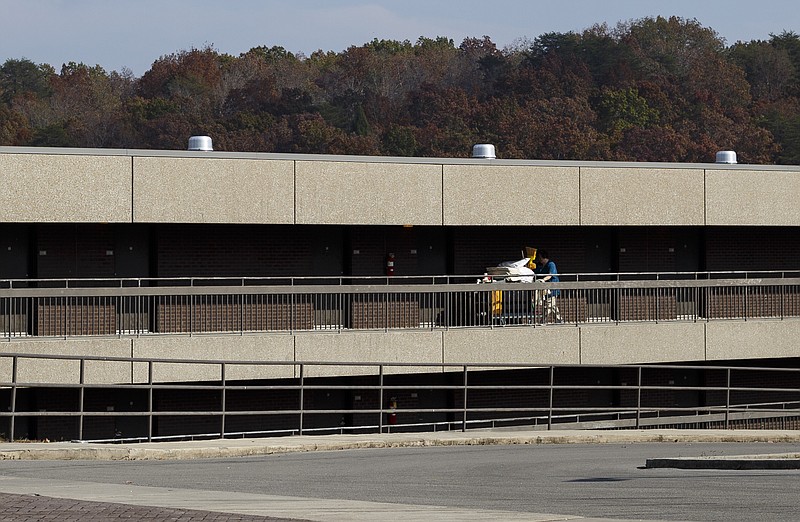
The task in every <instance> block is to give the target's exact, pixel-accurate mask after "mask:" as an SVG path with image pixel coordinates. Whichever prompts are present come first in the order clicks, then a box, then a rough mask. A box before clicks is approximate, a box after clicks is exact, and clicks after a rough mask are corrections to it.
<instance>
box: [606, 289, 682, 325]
mask: <svg viewBox="0 0 800 522" xmlns="http://www.w3.org/2000/svg"><path fill="white" fill-rule="evenodd" d="M677 306H678V305H677V300H676V298H675V296H672V295H660V296H654V295H636V294H635V293H633V292H628V291H626V290H624V289H623V290H621V291H620V297H619V320H620V321H654V320H669V319H677V318H678V311H677Z"/></svg>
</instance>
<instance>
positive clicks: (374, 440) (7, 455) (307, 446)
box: [0, 430, 800, 460]
mask: <svg viewBox="0 0 800 522" xmlns="http://www.w3.org/2000/svg"><path fill="white" fill-rule="evenodd" d="M653 442H664V443H692V442H697V443H700V442H732V443H735V442H765V443H769V442H773V443H778V442H780V443H800V430H796V431H795V430H642V431H635V430H620V431H603V430H586V431H579V430H554V431H506V432H496V431H481V432H477V431H476V432H467V433H461V432H440V433H424V434H420V433H412V434H383V435H379V434H372V435H318V436H307V435H299V436H292V437H282V438H264V439H215V440H206V441H183V442H150V443H139V444H98V443H72V442H51V443H38V442H36V443H0V460H183V459H185V460H188V459H204V458H227V457H247V456H257V455H271V454H278V453H292V452H306V451H336V450H352V449H363V448H408V447H421V446H462V445H511V444H515V445H537V444H631V443H653Z"/></svg>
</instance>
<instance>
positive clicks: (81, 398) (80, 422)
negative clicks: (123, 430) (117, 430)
mask: <svg viewBox="0 0 800 522" xmlns="http://www.w3.org/2000/svg"><path fill="white" fill-rule="evenodd" d="M80 363H81V364H80V378H79V382H80V389H79V390H78V407H79V408H80V410H78V440H83V412H84V408H83V404H84V398H85V395H86V388H85V387H84V383H85V382H86V381H85V379H86V359H81V361H80ZM114 424H116V422H115V423H114Z"/></svg>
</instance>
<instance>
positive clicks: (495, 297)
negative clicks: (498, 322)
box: [491, 290, 503, 316]
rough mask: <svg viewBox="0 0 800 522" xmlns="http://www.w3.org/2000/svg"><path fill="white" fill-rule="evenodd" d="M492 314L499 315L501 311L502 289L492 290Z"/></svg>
mask: <svg viewBox="0 0 800 522" xmlns="http://www.w3.org/2000/svg"><path fill="white" fill-rule="evenodd" d="M491 295H492V315H493V316H499V315H502V313H503V291H502V290H492V292H491Z"/></svg>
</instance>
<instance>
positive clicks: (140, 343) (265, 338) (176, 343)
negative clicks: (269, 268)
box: [133, 335, 294, 383]
mask: <svg viewBox="0 0 800 522" xmlns="http://www.w3.org/2000/svg"><path fill="white" fill-rule="evenodd" d="M133 355H134V357H137V358H152V359H190V360H198V361H204V360H205V361H208V360H224V361H236V360H238V361H288V362H291V361H293V360H294V340H293V338H292V336H291V335H242V336H233V335H220V336H191V337H190V336H177V335H176V336H163V337H138V338H136V339H134V340H133ZM220 377H221V367H220V365H219V364H208V365H205V364H202V365H201V364H173V363H154V364H153V381H154V382H185V381H205V380H212V381H213V380H215V381H218V380H220ZM291 377H294V368H293V367H292V365H290V364H287V365H285V366H283V365H270V366H246V365H242V366H237V365H229V366H227V367H226V369H225V379H226V380H227V381H234V380H241V379H283V378H291ZM134 380H135V382H137V383H143V382H147V364H146V363H134Z"/></svg>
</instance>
